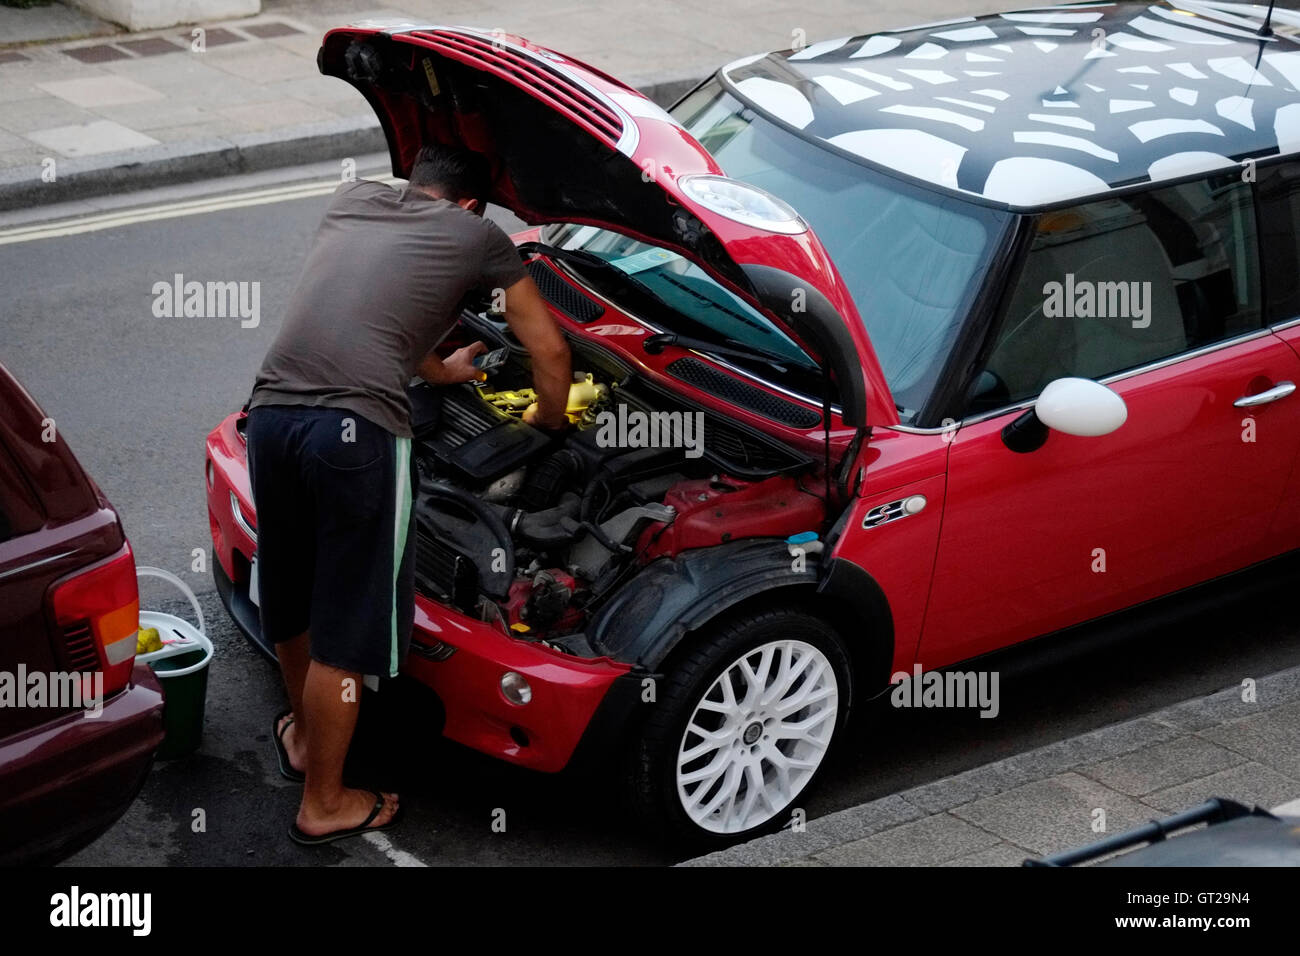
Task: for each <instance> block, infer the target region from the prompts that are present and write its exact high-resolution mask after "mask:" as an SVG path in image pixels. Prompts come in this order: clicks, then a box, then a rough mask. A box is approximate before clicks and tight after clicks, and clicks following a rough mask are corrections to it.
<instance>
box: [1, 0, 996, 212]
mask: <svg viewBox="0 0 1300 956" xmlns="http://www.w3.org/2000/svg"><path fill="white" fill-rule="evenodd" d="M1000 6H1001V7H1004V6H1006V4H1005V2H1003V0H918V2H916V3H913V4H911V5H908V6H907V7H905V8H900V7H896V6H891V5H888V4H886V3H885V2H884V0H869V2H865V3H864V2H862V0H823V2H822V3H819V4H817V6H816V9H815V10H813V9H808V8H806V7H805V6H801V5H800V4H798V3H795V2H793V0H659V2H658V3H656V4H654V5H653V7H648V6H647V5H646V4H645V3H643V2H641V0H604V2H602V3H599V4H579V3H575V2H573V0H529V2H521V0H486V2H480V0H399V2H398V3H396V4H394V5H393V6H389V7H380V6H376V7H368V6H367V5H366V4H364V3H356V2H343V0H314V2H305V0H265V2H264V3H263V9H262V13H261V15H259V16H256V17H249V18H245V19H241V20H234V21H229V22H223V23H208V24H202V27H203V29H204V31H205V32H204V38H203V39H204V43H205V48H204V50H203V51H202V52H197V51H195V50H194V49H193V48H192V47H193V39H194V38H193V36H192V28H190V27H183V26H182V27H172V28H170V29H167V30H159V31H152V32H147V33H126V32H122V31H120V30H117V29H116V28H114V27H112V26H111V25H106V24H100V23H97V22H96V21H93V20H92V19H89V18H86V17H85V16H84V15H82V14H80V13H77V12H76V11H70V10H68V9H67V8H65V7H62V6H53V7H43V8H34V9H31V10H13V9H9V8H0V13H2V14H3V17H2V18H0V209H7V208H15V207H21V206H27V205H35V204H44V203H47V202H61V201H65V200H69V199H77V198H81V197H83V196H86V195H94V194H97V193H103V192H110V191H119V190H124V189H128V188H135V187H140V186H158V185H162V184H165V183H169V182H177V181H181V180H184V179H195V178H199V177H203V176H211V175H220V174H225V173H233V172H251V171H255V170H258V169H266V168H271V167H274V166H281V165H292V164H295V163H298V162H309V161H318V160H323V159H331V158H342V157H346V156H355V155H357V154H359V153H366V152H373V151H376V150H381V149H383V148H384V143H383V137H382V135H381V134H380V132H379V129H378V125H377V122H376V120H375V117H374V115H373V113H372V112H371V110H370V108H369V106H368V105H367V104H366V103H365V101H364V100H363V99H362V98H361V96H359V95H358V94H357V93H356V91H355V90H353V89H352V88H351V87H350V86H348V85H347V84H346V83H343V82H342V81H340V80H337V79H334V78H329V77H323V76H321V75H320V74H319V73H318V72H317V70H316V63H315V57H316V51H317V48H318V47H319V44H320V38H321V36H322V35H323V34H324V32H325V31H326V30H327V29H329V28H330V27H334V26H339V25H342V24H345V23H348V22H351V21H354V20H359V19H362V18H365V17H397V18H402V19H410V20H414V21H417V22H434V23H464V24H469V25H472V26H480V27H486V28H489V29H495V28H501V29H503V30H506V31H507V32H511V33H519V34H522V35H524V36H526V37H528V38H529V39H532V40H535V41H536V42H539V43H542V44H545V45H547V46H552V47H554V48H556V49H559V50H562V51H563V52H565V53H567V54H570V55H572V56H574V57H576V58H578V59H581V60H586V61H587V62H589V63H591V64H592V65H593V66H596V67H599V68H601V69H604V70H606V71H608V72H610V73H612V74H614V75H616V76H618V77H619V78H620V79H622V80H624V81H625V82H628V83H630V84H631V85H633V86H636V87H637V88H639V89H642V90H644V91H645V92H647V93H648V94H649V95H650V96H652V97H653V98H654V99H656V100H657V101H658V102H661V103H664V104H667V103H669V102H671V101H672V100H673V99H675V98H676V97H677V96H678V95H680V94H681V93H682V92H684V91H685V90H686V89H688V88H689V87H690V86H691V85H693V84H694V83H695V82H696V81H698V80H699V79H701V78H703V77H704V76H706V75H708V73H710V72H712V71H713V70H714V69H716V68H717V67H718V66H720V65H722V64H723V63H725V62H728V61H729V60H732V59H735V58H736V57H739V56H742V55H745V54H748V53H755V52H759V51H762V50H770V49H784V48H788V47H790V46H791V45H792V44H793V43H794V41H795V39H797V38H798V37H799V36H800V34H796V33H795V31H802V36H803V38H804V39H806V41H807V42H814V41H816V40H819V39H826V38H829V37H835V36H844V35H847V34H854V33H862V32H868V31H872V30H880V29H887V28H893V27H899V26H906V25H909V24H913V23H918V22H923V21H926V20H932V19H940V18H945V17H952V16H956V15H971V14H974V13H979V12H983V11H988V10H993V9H996V8H998V7H1000ZM65 22H66V25H65ZM60 31H62V32H60ZM104 32H107V33H108V34H109V35H94V34H96V33H104ZM51 34H54V35H62V36H65V37H68V36H76V37H78V39H72V40H66V41H56V42H41V43H32V42H28V41H30V40H31V39H32V38H34V37H40V36H49V35H51ZM50 160H53V163H54V166H53V170H54V182H52V183H50V182H46V181H45V180H46V179H48V178H49V173H48V171H47V170H48V169H49V161H50ZM43 171H46V176H45V178H44V179H43V178H42V172H43Z"/></svg>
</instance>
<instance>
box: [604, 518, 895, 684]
mask: <svg viewBox="0 0 1300 956" xmlns="http://www.w3.org/2000/svg"><path fill="white" fill-rule="evenodd" d="M790 604H795V605H797V606H800V607H803V608H806V609H807V611H808V612H809V613H810V614H813V615H815V616H818V617H821V618H823V619H824V620H826V621H827V622H828V623H830V624H831V625H832V627H833V628H834V629H835V631H836V632H837V633H838V634H839V635H840V637H841V638H842V639H843V641H844V645H845V649H846V650H847V651H848V653H849V659H850V662H851V664H852V666H853V673H854V678H855V683H858V684H859V685H860V686H862V685H865V686H867V687H872V686H875V685H883V684H885V683H887V682H888V679H889V668H890V666H891V664H892V661H893V653H894V628H893V616H892V614H891V613H890V609H889V602H888V600H887V599H886V597H885V594H884V592H883V590H882V589H881V587H880V585H879V584H878V583H877V582H876V580H875V579H874V578H873V577H872V576H871V575H870V574H868V573H867V572H866V571H865V570H863V569H862V568H861V567H859V566H858V565H856V564H854V563H853V562H851V561H847V560H845V559H843V558H831V559H827V560H826V561H825V563H824V564H823V563H821V561H820V559H819V557H816V556H810V557H809V559H808V561H807V565H806V567H805V568H804V570H802V571H796V570H794V568H793V561H792V560H791V557H790V554H789V551H788V550H787V548H786V545H785V542H784V541H782V540H779V539H751V540H747V541H742V542H737V543H735V544H733V545H722V546H719V547H717V548H706V549H700V550H699V551H692V552H686V553H684V554H682V555H679V556H678V557H677V558H676V559H675V560H672V559H663V560H661V561H659V562H656V563H655V564H653V565H651V566H650V567H648V568H646V569H645V571H644V572H643V573H642V575H641V576H640V578H639V579H638V580H636V581H633V582H632V583H631V584H629V585H628V587H626V588H625V589H624V590H623V591H622V592H620V594H619V596H618V600H617V601H614V602H611V603H610V604H609V605H607V606H606V608H605V609H604V611H603V612H602V613H601V614H600V615H599V616H598V617H597V619H596V620H595V621H593V627H592V630H591V632H590V634H589V637H590V638H591V640H592V643H593V645H594V646H595V647H597V648H598V649H599V650H601V651H602V652H603V653H607V654H609V655H610V656H612V657H616V658H618V659H620V660H624V661H629V662H632V663H634V664H635V665H636V666H637V668H638V669H639V670H641V671H642V672H648V673H662V672H663V671H665V670H666V669H668V668H669V667H671V665H672V660H673V658H674V657H675V656H676V654H677V653H679V652H681V651H682V650H683V649H685V648H686V647H688V646H689V645H690V640H689V638H690V636H691V635H692V634H696V633H698V632H699V631H701V630H702V629H704V628H706V627H713V626H717V625H718V624H719V623H720V622H724V621H726V620H728V619H731V618H734V617H737V616H740V615H744V614H749V613H752V612H754V611H756V610H762V609H763V608H765V607H770V606H774V605H785V606H788V605H790Z"/></svg>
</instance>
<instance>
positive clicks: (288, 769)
mask: <svg viewBox="0 0 1300 956" xmlns="http://www.w3.org/2000/svg"><path fill="white" fill-rule="evenodd" d="M292 713H293V711H291V710H286V711H282V712H280V713H278V714H276V715H275V720H273V721H272V722H271V739H273V740H274V741H275V755H276V757H277V758H278V759H279V761H280V776H282V777H284V779H286V780H292V781H293V782H294V783H302V782H303V781H305V780H306V779H307V775H306V774H305V773H303V772H302V771H301V770H294V769H293V764H291V763H289V751H288V750H286V749H285V746H284V732H285V731H286V730H288V729H289V725H290V724H292V723H293V718H292V717H289V715H290V714H292ZM285 717H289V719H288V720H285V721H284V726H283V727H281V726H280V721H281V720H284V718H285Z"/></svg>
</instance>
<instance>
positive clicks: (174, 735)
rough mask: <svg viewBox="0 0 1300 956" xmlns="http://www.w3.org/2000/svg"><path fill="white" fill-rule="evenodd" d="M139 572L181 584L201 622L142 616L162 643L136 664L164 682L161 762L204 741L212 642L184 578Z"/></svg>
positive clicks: (143, 623)
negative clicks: (192, 622)
mask: <svg viewBox="0 0 1300 956" xmlns="http://www.w3.org/2000/svg"><path fill="white" fill-rule="evenodd" d="M136 574H137V575H139V576H141V577H156V578H162V579H163V580H165V581H170V582H171V583H172V584H175V585H177V586H178V587H179V588H180V589H181V590H182V591H183V592H184V593H185V595H186V596H187V597H188V598H189V599H190V604H191V605H192V606H193V607H194V613H195V616H196V617H197V618H198V622H199V624H198V627H197V628H196V627H195V626H194V625H193V624H190V623H189V622H188V621H186V620H184V619H182V618H179V617H176V616H175V615H172V614H164V613H162V612H161V611H141V612H140V626H141V627H142V628H143V627H153V628H157V629H158V636H159V637H160V638H162V641H163V645H164V646H163V649H162V650H160V651H153V652H151V653H149V654H139V655H137V656H136V660H138V661H141V662H143V663H146V664H148V665H149V666H150V667H151V668H152V669H153V672H154V675H155V676H156V677H157V678H158V681H159V683H161V684H162V687H163V697H164V698H165V700H166V706H165V707H164V708H163V729H164V731H165V736H164V737H163V742H162V745H161V746H160V747H159V748H158V752H157V755H156V756H157V758H158V759H159V760H173V759H175V758H177V757H184V756H185V755H186V754H192V753H194V751H196V750H198V749H199V744H201V743H202V742H203V716H204V711H205V709H206V706H207V698H208V664H209V663H211V661H212V641H211V640H209V639H208V637H207V635H206V634H204V633H203V609H202V608H201V607H200V606H199V602H198V598H196V597H195V596H194V592H193V591H191V590H190V589H189V588H188V587H186V586H185V583H184V582H183V581H181V580H180V578H178V577H176V576H175V575H174V574H172V573H171V572H169V571H164V570H162V569H161V568H136Z"/></svg>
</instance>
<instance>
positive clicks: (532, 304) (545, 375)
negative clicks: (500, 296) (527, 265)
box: [506, 276, 573, 428]
mask: <svg viewBox="0 0 1300 956" xmlns="http://www.w3.org/2000/svg"><path fill="white" fill-rule="evenodd" d="M506 323H507V324H508V325H509V326H510V331H512V332H514V334H515V337H516V338H517V339H519V341H520V343H521V344H522V345H523V347H524V348H526V349H527V350H528V354H529V355H530V356H532V359H533V389H534V390H535V391H536V392H537V407H536V408H535V409H529V411H528V413H526V414H525V416H524V420H525V421H527V422H530V423H531V424H534V425H541V426H543V427H545V428H559V427H561V426H563V425H564V423H565V417H564V410H565V408H566V407H567V406H568V404H569V385H570V384H572V382H573V371H572V367H571V365H570V362H569V346H568V343H567V342H565V341H564V336H563V335H562V334H561V333H560V327H559V326H558V325H556V323H555V319H554V318H552V316H551V312H550V310H549V309H548V308H547V307H546V300H545V299H543V298H542V294H541V293H540V292H538V291H537V286H536V285H534V284H533V280H532V279H531V278H530V277H528V276H524V278H522V279H520V280H519V281H518V282H516V283H515V284H514V285H512V286H511V287H510V288H508V289H506Z"/></svg>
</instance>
